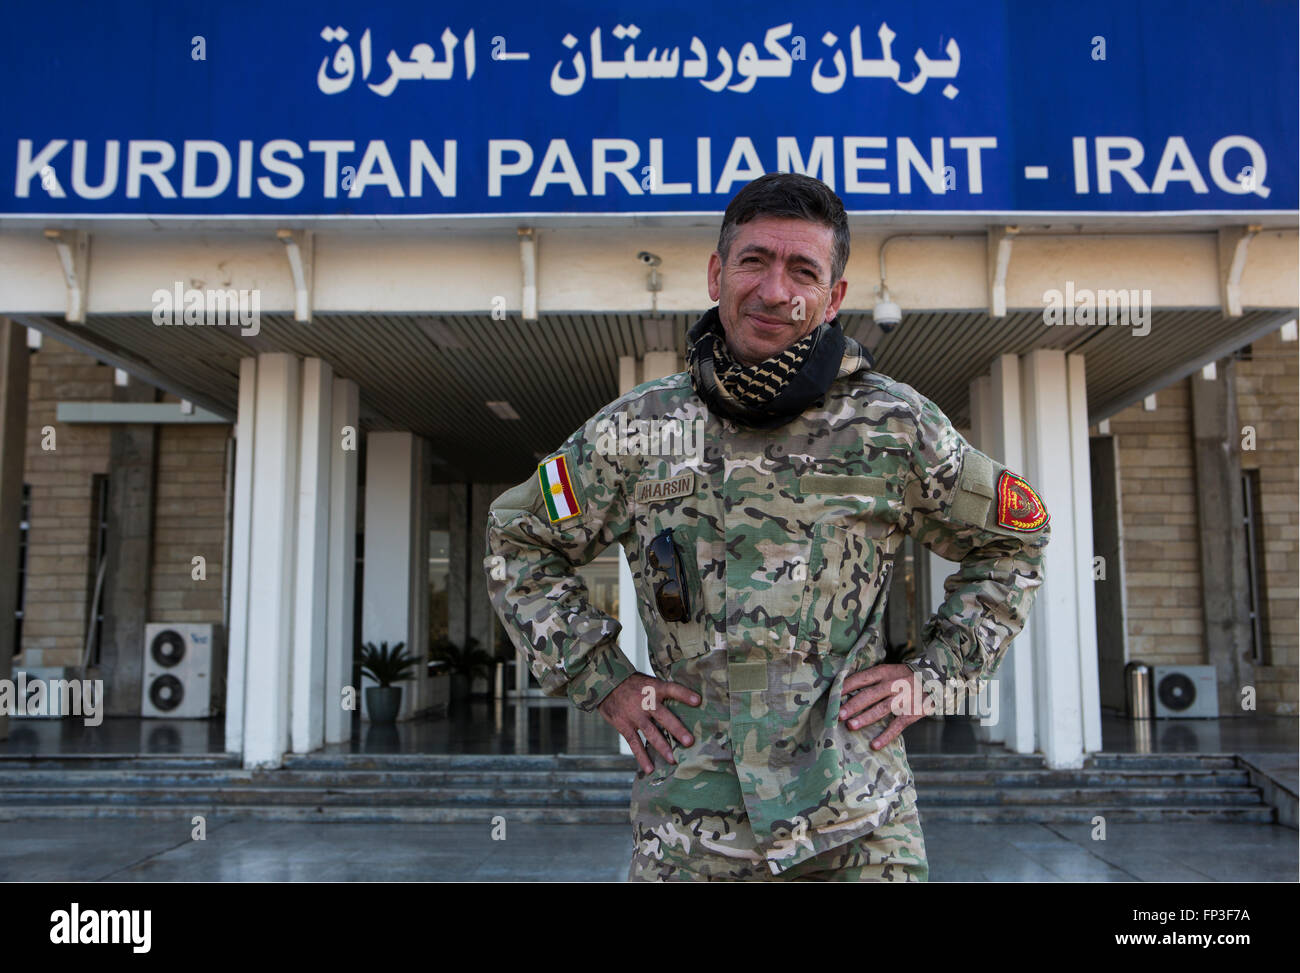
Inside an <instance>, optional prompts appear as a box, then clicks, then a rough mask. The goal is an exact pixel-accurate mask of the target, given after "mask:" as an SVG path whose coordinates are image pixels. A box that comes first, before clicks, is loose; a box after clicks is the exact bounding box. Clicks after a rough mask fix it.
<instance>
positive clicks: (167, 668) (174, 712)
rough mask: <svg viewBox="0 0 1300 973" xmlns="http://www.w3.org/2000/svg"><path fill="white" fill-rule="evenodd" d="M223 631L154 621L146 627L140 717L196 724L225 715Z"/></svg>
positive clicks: (213, 626) (203, 626) (204, 625)
mask: <svg viewBox="0 0 1300 973" xmlns="http://www.w3.org/2000/svg"><path fill="white" fill-rule="evenodd" d="M218 631H219V629H218V626H216V625H213V624H211V623H206V624H199V623H194V622H152V623H150V624H148V625H146V626H145V627H144V684H143V686H142V691H141V694H140V715H141V716H145V717H153V718H161V719H171V720H187V719H188V720H193V719H203V718H205V717H209V716H214V715H216V713H218V712H219V711H220V709H221V698H220V689H219V686H220V684H221V682H222V681H223V680H222V679H220V678H219V677H220V675H221V665H222V662H221V657H222V653H221V652H220V651H218V648H219V647H218V645H217V636H218Z"/></svg>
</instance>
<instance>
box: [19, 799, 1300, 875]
mask: <svg viewBox="0 0 1300 973" xmlns="http://www.w3.org/2000/svg"><path fill="white" fill-rule="evenodd" d="M922 813H923V814H924V812H922ZM189 831H190V824H189V822H188V820H181V821H178V822H177V823H176V824H175V825H174V826H172V825H169V824H167V823H165V822H157V821H129V820H124V821H116V820H100V821H7V822H5V823H4V825H3V826H0V881H9V882H12V881H114V882H120V881H155V882H157V881H161V882H182V881H203V882H256V881H270V882H286V881H288V882H292V881H322V882H337V881H347V882H356V881H372V882H409V881H466V880H468V881H583V882H586V881H602V882H621V881H623V880H624V878H625V877H626V875H627V863H628V859H629V857H630V844H629V842H630V834H629V831H630V829H629V827H627V826H623V825H598V826H597V825H585V826H584V825H528V824H518V825H513V826H511V825H509V823H507V826H506V838H505V840H504V841H501V840H498V841H494V840H492V838H491V826H490V824H489V823H487V822H485V823H484V824H483V825H474V824H428V825H406V824H303V823H297V822H293V823H278V822H251V821H234V820H219V819H216V818H213V819H210V820H209V822H208V832H207V840H206V841H194V840H192V839H191V838H190V836H189ZM1090 834H1091V828H1090V826H1088V825H1083V824H1079V825H1041V824H996V825H989V824H957V823H943V822H936V823H935V824H933V825H930V826H927V827H926V844H927V849H928V851H929V856H930V870H931V871H930V875H931V880H932V881H936V882H983V881H1005V882H1059V881H1082V882H1171V881H1178V882H1181V881H1186V882H1222V881H1285V882H1295V881H1296V880H1297V837H1296V832H1294V831H1291V830H1290V829H1288V828H1283V827H1281V826H1278V825H1260V824H1210V823H1200V822H1197V823H1191V824H1176V825H1166V824H1132V825H1118V826H1117V825H1112V826H1111V827H1110V829H1109V832H1108V835H1107V839H1106V840H1105V841H1094V840H1092V839H1091V837H1090Z"/></svg>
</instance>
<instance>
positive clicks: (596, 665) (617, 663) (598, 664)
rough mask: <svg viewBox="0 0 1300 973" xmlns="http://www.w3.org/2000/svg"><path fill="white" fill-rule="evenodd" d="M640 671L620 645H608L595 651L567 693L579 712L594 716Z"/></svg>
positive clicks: (566, 688) (566, 689) (568, 687)
mask: <svg viewBox="0 0 1300 973" xmlns="http://www.w3.org/2000/svg"><path fill="white" fill-rule="evenodd" d="M636 671H637V670H636V666H634V665H632V663H631V662H629V661H628V658H627V656H625V655H624V654H623V650H622V649H620V648H619V647H618V643H617V642H614V641H610V642H606V643H605V644H604V645H600V646H597V647H596V648H594V649H593V650H592V651H591V654H590V655H589V656H588V657H587V665H586V667H585V668H584V669H583V670H582V672H580V673H579V674H578V675H577V676H575V677H574V678H573V679H572V680H570V682H569V684H568V685H567V686H566V687H565V693H566V694H567V695H568V697H569V699H570V700H572V701H573V704H574V705H575V706H577V707H578V709H580V710H583V711H584V712H587V713H590V712H592V711H593V710H595V709H596V707H598V706H599V705H600V704H601V703H603V702H604V701H605V697H606V696H608V695H609V694H610V693H612V692H613V691H614V690H615V689H616V688H617V687H618V685H619V684H620V683H621V682H623V681H624V680H625V679H627V677H628V676H631V675H632V674H634V673H635V672H636Z"/></svg>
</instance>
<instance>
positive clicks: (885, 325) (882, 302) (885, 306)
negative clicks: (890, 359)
mask: <svg viewBox="0 0 1300 973" xmlns="http://www.w3.org/2000/svg"><path fill="white" fill-rule="evenodd" d="M879 293H880V299H879V300H877V301H876V306H875V307H874V308H873V309H872V311H871V319H872V320H873V321H875V322H876V324H878V325H879V326H880V330H881V332H882V333H883V334H889V332H891V331H893V330H894V328H895V327H897V326H898V323H899V322H900V321H902V320H903V309H902V308H900V307H899V306H898V305H897V304H896V303H894V300H893V298H891V297H890V296H889V291H888V290H887V289H885V288H883V287H882V288H881V289H880V291H879Z"/></svg>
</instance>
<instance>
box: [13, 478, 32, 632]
mask: <svg viewBox="0 0 1300 973" xmlns="http://www.w3.org/2000/svg"><path fill="white" fill-rule="evenodd" d="M31 503H32V488H31V484H28V483H24V484H23V509H22V513H21V514H20V516H19V521H18V602H17V604H16V605H15V606H14V655H17V654H18V653H19V652H21V651H22V650H23V603H24V601H23V599H24V597H25V595H26V593H27V543H28V541H27V535H28V534H29V533H30V532H31V521H30V520H29V518H30V516H31Z"/></svg>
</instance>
